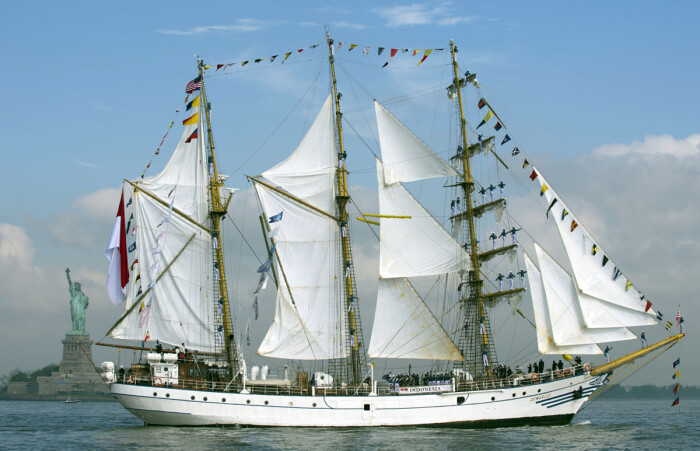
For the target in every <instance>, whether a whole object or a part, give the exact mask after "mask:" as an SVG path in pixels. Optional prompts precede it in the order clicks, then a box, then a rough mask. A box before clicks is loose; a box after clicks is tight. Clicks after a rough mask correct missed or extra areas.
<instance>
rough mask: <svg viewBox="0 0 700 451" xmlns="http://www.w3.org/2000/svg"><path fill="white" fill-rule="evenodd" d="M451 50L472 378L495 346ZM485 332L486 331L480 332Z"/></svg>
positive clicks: (464, 340)
mask: <svg viewBox="0 0 700 451" xmlns="http://www.w3.org/2000/svg"><path fill="white" fill-rule="evenodd" d="M450 51H451V54H452V68H453V70H454V86H455V91H456V92H457V99H458V101H459V116H460V124H459V126H460V133H461V134H462V149H463V151H462V152H461V160H462V173H461V174H460V175H461V179H462V180H461V181H460V183H459V184H460V186H461V187H462V194H463V195H464V203H465V205H466V208H467V210H466V219H467V228H468V230H469V254H470V255H471V258H472V270H471V271H469V273H468V276H467V280H466V281H464V276H462V280H463V281H464V282H463V283H466V286H467V290H466V293H467V294H466V296H465V297H463V298H462V299H460V302H462V303H463V309H462V310H463V311H464V312H465V315H464V330H463V331H462V333H461V339H460V348H461V349H460V351H461V352H462V355H464V357H465V358H466V359H467V361H466V365H467V368H469V370H470V371H471V372H472V373H473V375H474V377H484V376H486V377H488V376H490V375H491V370H490V368H491V366H493V365H494V364H496V349H495V346H494V345H493V336H492V333H491V328H490V322H489V320H488V317H487V315H486V311H485V309H484V296H483V289H484V281H483V280H482V279H481V269H480V266H479V253H478V250H477V242H476V233H475V230H474V211H473V205H472V199H471V193H472V191H473V190H474V179H473V178H472V172H471V164H470V161H469V145H468V142H467V130H466V126H467V121H466V119H465V118H464V108H463V104H462V89H461V85H460V77H459V72H458V66H457V58H456V53H457V49H456V47H455V45H454V41H452V40H450ZM482 324H483V326H484V329H485V330H484V331H482V330H481V325H482ZM482 332H485V333H482ZM484 355H485V356H486V359H488V360H487V361H488V365H486V364H485V359H484Z"/></svg>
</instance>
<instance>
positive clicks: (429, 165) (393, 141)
mask: <svg viewBox="0 0 700 451" xmlns="http://www.w3.org/2000/svg"><path fill="white" fill-rule="evenodd" d="M374 110H375V112H376V115H377V129H378V131H379V144H380V146H381V149H382V162H383V164H384V180H385V183H386V184H387V185H391V184H393V183H397V182H412V181H415V180H423V179H428V178H433V177H447V176H456V175H458V174H457V172H456V171H455V170H454V169H452V168H451V167H450V166H449V165H448V164H447V163H446V162H445V161H444V160H443V159H442V158H440V157H439V156H437V155H436V154H435V153H434V152H433V151H432V150H431V149H430V147H428V146H427V145H426V144H425V143H424V142H423V141H421V140H420V139H418V137H416V135H414V134H413V133H411V131H410V130H408V129H407V128H406V127H405V126H404V125H403V124H402V123H401V122H399V120H398V119H396V118H395V117H394V116H393V115H392V114H391V113H389V111H387V110H386V108H384V107H383V106H382V105H381V104H380V103H379V102H377V101H375V102H374Z"/></svg>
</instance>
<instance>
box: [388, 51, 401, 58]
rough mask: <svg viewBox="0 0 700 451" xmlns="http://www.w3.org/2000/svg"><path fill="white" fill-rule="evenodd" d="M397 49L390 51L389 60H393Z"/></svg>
mask: <svg viewBox="0 0 700 451" xmlns="http://www.w3.org/2000/svg"><path fill="white" fill-rule="evenodd" d="M398 51H399V49H391V53H389V58H393V57H394V55H396V52H398Z"/></svg>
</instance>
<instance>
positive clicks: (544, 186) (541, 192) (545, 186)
mask: <svg viewBox="0 0 700 451" xmlns="http://www.w3.org/2000/svg"><path fill="white" fill-rule="evenodd" d="M548 189H549V187H548V186H547V185H544V184H543V185H542V188H541V189H540V197H542V196H544V193H546V192H547V190H548ZM572 230H573V229H572Z"/></svg>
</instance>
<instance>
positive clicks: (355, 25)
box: [331, 22, 367, 30]
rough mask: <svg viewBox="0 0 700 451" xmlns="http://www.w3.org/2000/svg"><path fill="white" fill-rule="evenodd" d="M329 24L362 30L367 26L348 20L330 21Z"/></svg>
mask: <svg viewBox="0 0 700 451" xmlns="http://www.w3.org/2000/svg"><path fill="white" fill-rule="evenodd" d="M331 25H333V26H334V27H337V28H348V29H350V30H362V29H365V28H367V25H363V24H359V23H349V22H331Z"/></svg>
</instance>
